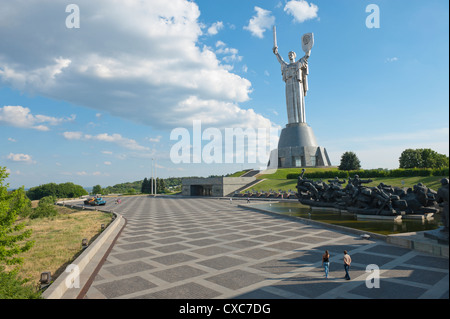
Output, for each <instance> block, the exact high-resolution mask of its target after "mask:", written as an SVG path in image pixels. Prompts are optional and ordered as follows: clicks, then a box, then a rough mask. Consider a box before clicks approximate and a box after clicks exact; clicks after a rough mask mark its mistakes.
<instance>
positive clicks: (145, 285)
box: [95, 276, 156, 298]
mask: <svg viewBox="0 0 450 319" xmlns="http://www.w3.org/2000/svg"><path fill="white" fill-rule="evenodd" d="M154 287H156V285H155V284H154V283H151V282H149V281H148V280H145V279H143V278H142V277H139V276H135V277H131V278H126V279H118V280H115V281H112V282H107V283H104V284H99V285H95V288H96V289H97V290H99V291H100V292H101V293H102V294H103V295H104V296H105V297H106V298H116V297H120V296H123V295H127V294H131V293H135V292H138V291H142V290H146V289H150V288H154Z"/></svg>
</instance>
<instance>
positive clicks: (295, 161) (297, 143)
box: [267, 123, 331, 169]
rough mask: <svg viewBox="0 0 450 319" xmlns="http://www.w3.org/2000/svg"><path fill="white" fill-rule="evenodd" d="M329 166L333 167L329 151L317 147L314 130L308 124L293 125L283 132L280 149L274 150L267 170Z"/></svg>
mask: <svg viewBox="0 0 450 319" xmlns="http://www.w3.org/2000/svg"><path fill="white" fill-rule="evenodd" d="M327 166H331V162H330V159H329V157H328V154H327V151H326V149H325V148H324V147H320V146H318V145H317V141H316V137H315V136H314V132H313V130H312V128H311V127H310V126H309V125H308V124H306V123H292V124H288V125H286V127H285V128H284V129H283V130H282V131H281V134H280V139H279V141H278V148H277V149H275V150H272V152H271V154H270V159H269V163H268V165H267V168H272V169H273V168H296V167H327Z"/></svg>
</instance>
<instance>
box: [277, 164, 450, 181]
mask: <svg viewBox="0 0 450 319" xmlns="http://www.w3.org/2000/svg"><path fill="white" fill-rule="evenodd" d="M448 173H449V169H448V167H447V168H434V169H432V168H410V169H401V168H399V169H393V170H382V169H368V170H356V171H339V170H334V171H333V170H332V171H316V172H311V173H308V170H306V171H305V175H304V177H305V178H321V179H325V178H335V177H338V178H347V179H348V178H352V177H354V176H355V175H358V176H359V177H360V178H371V177H411V176H448V175H449V174H448ZM299 175H300V173H298V174H297V173H295V174H292V173H291V174H287V175H286V179H297V178H298V177H299Z"/></svg>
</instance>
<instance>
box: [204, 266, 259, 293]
mask: <svg viewBox="0 0 450 319" xmlns="http://www.w3.org/2000/svg"><path fill="white" fill-rule="evenodd" d="M264 279H265V278H264V277H262V276H259V275H256V274H254V273H251V272H248V271H244V270H233V271H230V272H227V273H223V274H219V275H215V276H212V277H209V278H206V280H208V281H210V282H213V283H215V284H218V285H221V286H224V287H226V288H229V289H239V288H243V287H247V286H249V285H252V284H254V283H257V282H260V281H263V280H264Z"/></svg>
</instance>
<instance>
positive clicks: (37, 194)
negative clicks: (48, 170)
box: [27, 182, 88, 200]
mask: <svg viewBox="0 0 450 319" xmlns="http://www.w3.org/2000/svg"><path fill="white" fill-rule="evenodd" d="M87 194H88V193H87V191H86V190H85V189H84V188H83V187H82V186H80V185H75V184H74V183H70V182H69V183H62V184H55V183H48V184H44V185H40V186H36V187H32V188H30V189H29V190H28V191H27V196H28V198H29V199H31V200H38V199H41V198H42V197H46V196H55V197H57V198H75V197H80V196H82V195H87Z"/></svg>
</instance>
